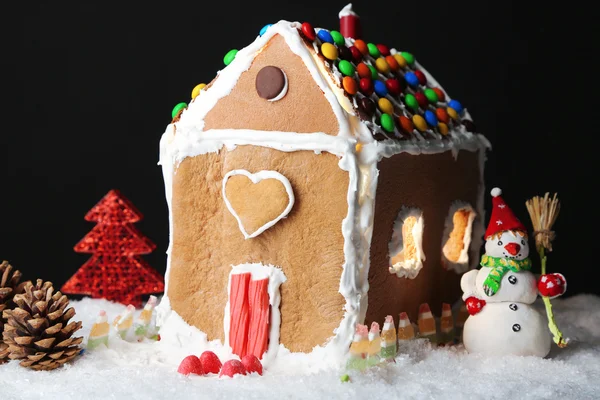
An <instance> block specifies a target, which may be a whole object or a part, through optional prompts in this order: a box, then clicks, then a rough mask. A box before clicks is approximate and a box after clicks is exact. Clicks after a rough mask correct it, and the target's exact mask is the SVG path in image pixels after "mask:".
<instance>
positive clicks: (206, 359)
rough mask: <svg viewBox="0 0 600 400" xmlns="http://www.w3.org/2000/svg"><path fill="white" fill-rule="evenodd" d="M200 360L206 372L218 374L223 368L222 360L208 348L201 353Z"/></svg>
mask: <svg viewBox="0 0 600 400" xmlns="http://www.w3.org/2000/svg"><path fill="white" fill-rule="evenodd" d="M200 361H201V362H202V367H203V368H204V372H206V373H207V374H218V373H219V371H220V370H221V366H222V364H221V360H219V357H217V355H216V354H215V353H213V352H212V351H209V350H207V351H205V352H204V353H202V354H200Z"/></svg>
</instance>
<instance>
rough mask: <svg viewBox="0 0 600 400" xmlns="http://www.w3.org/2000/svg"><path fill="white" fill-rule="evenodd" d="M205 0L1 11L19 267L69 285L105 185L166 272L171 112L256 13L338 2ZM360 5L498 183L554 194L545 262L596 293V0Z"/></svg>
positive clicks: (303, 14) (318, 10) (296, 14)
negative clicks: (591, 3)
mask: <svg viewBox="0 0 600 400" xmlns="http://www.w3.org/2000/svg"><path fill="white" fill-rule="evenodd" d="M203 3H205V2H202V1H193V2H191V1H182V0H180V1H176V2H165V1H156V2H143V3H142V2H140V3H138V4H136V3H135V2H121V3H120V4H119V5H115V4H111V3H109V2H101V1H95V2H66V1H65V2H63V1H60V2H47V1H43V2H36V1H30V2H26V3H20V4H19V8H20V10H18V11H14V10H13V11H11V12H10V13H8V12H6V13H4V15H3V17H4V18H3V19H4V20H5V22H6V23H7V24H10V25H5V26H11V27H14V28H13V29H11V30H10V32H9V33H7V34H6V35H3V48H4V50H3V54H2V61H1V62H2V67H3V68H2V71H4V72H2V75H3V79H2V80H3V93H1V96H2V110H3V112H2V117H3V118H2V124H3V126H4V128H3V129H2V128H0V129H2V130H1V131H0V149H1V150H2V153H1V156H0V165H1V173H0V177H1V180H2V181H1V182H2V186H1V188H2V189H1V190H2V192H1V195H0V221H1V222H0V258H1V259H7V260H9V261H11V262H12V263H13V265H15V266H16V267H18V268H20V269H21V270H22V271H23V272H24V274H25V276H26V277H27V278H29V279H34V278H38V277H39V278H44V279H47V280H52V281H53V282H54V283H55V284H56V285H62V283H64V282H65V281H66V279H68V278H69V277H70V276H71V275H72V274H73V273H74V272H75V271H76V270H77V269H78V268H79V267H80V266H81V265H82V264H83V263H84V262H85V261H86V260H87V259H88V257H89V255H88V254H79V253H75V252H74V251H73V246H74V245H75V243H77V242H78V241H79V239H81V238H82V237H83V236H84V235H85V234H86V233H87V232H88V231H89V230H91V229H92V227H93V224H92V223H89V222H86V221H84V219H83V217H84V215H85V214H86V212H87V211H88V210H89V209H90V208H91V207H92V206H93V205H94V204H96V202H97V201H98V200H100V198H102V196H103V195H104V194H105V193H106V192H108V191H109V190H110V189H113V188H115V189H119V190H121V192H122V193H123V194H124V195H125V196H126V197H128V198H129V199H130V200H131V201H132V202H133V203H134V204H135V205H136V206H137V208H138V209H139V210H140V211H141V212H142V213H143V214H144V216H145V218H144V220H143V221H141V222H139V223H138V224H137V227H138V228H139V229H140V230H141V232H142V233H144V234H145V235H147V236H148V237H149V238H150V239H151V240H152V241H154V242H155V243H156V244H157V248H156V250H155V251H154V252H153V253H152V254H150V255H147V256H144V258H145V259H146V260H147V261H148V262H149V263H150V264H151V265H152V266H154V267H155V268H156V269H157V270H159V271H160V272H162V273H164V270H165V261H166V255H165V252H166V249H167V244H168V235H169V233H168V214H167V206H166V201H165V195H164V187H163V179H162V175H161V170H160V167H159V166H158V165H157V162H158V145H159V139H160V136H161V134H162V133H163V132H164V129H165V127H166V125H167V124H168V123H169V122H170V119H171V109H172V107H173V106H174V105H175V104H177V103H178V102H180V101H185V102H187V101H189V99H190V93H191V90H192V88H193V87H194V86H195V85H196V84H198V83H201V82H204V83H208V82H209V81H210V80H211V79H212V78H213V77H214V76H215V74H216V72H217V71H218V70H219V69H222V68H223V67H224V66H223V63H222V59H223V56H224V54H225V53H226V52H227V51H228V50H230V49H232V48H238V49H239V48H242V47H244V46H246V45H247V44H249V43H250V42H252V41H253V40H254V38H255V37H256V36H257V34H258V32H259V30H260V28H261V27H262V26H263V25H265V24H267V23H273V22H276V21H278V20H280V19H286V20H292V21H300V22H303V21H308V22H311V23H312V24H313V26H316V27H324V28H328V29H338V27H339V21H338V12H339V10H340V9H341V8H342V7H343V6H344V5H345V4H346V3H345V2H343V1H332V2H318V1H304V2H295V3H290V2H287V3H286V2H283V1H262V2H243V3H240V4H236V3H235V2H230V1H221V2H214V3H212V4H210V5H207V4H203ZM353 4H354V8H355V10H356V11H357V13H358V14H359V15H360V16H361V20H362V26H363V32H364V37H365V39H366V40H367V41H371V42H374V43H384V44H388V45H389V46H390V47H396V48H398V49H399V50H407V51H410V52H412V53H413V54H415V56H416V57H417V59H418V60H419V61H420V63H421V64H422V65H423V66H424V67H425V68H427V69H428V70H429V72H430V73H431V74H432V75H433V76H434V77H435V78H436V80H438V81H439V82H440V83H441V84H442V85H443V86H444V88H445V89H446V90H447V91H448V92H449V93H450V95H451V96H452V97H454V98H457V99H459V100H460V101H461V102H462V103H463V105H465V106H466V107H467V108H468V109H469V111H470V113H471V115H472V116H473V118H474V120H475V123H476V125H477V127H478V130H479V131H480V132H482V133H484V134H485V135H486V136H487V137H488V139H489V140H490V142H491V143H492V146H493V148H492V151H491V152H490V153H489V154H488V162H487V164H486V171H485V176H486V182H487V188H486V191H487V192H488V193H489V189H491V188H492V187H493V186H500V187H501V188H502V189H503V191H504V196H503V197H504V199H505V200H506V201H507V202H508V204H509V206H510V207H511V208H512V209H513V210H514V212H515V213H516V214H517V216H518V217H519V218H520V219H521V220H522V221H523V222H524V223H526V225H527V226H530V224H529V217H528V214H527V211H526V208H525V204H524V203H525V200H526V199H528V198H530V197H532V196H534V195H543V194H544V193H545V192H546V191H549V192H552V193H553V192H558V194H559V199H560V200H561V204H562V210H561V213H560V216H559V218H558V222H557V223H556V225H555V230H556V232H557V235H558V237H557V239H556V241H555V242H554V247H555V250H554V252H553V253H551V254H550V257H549V264H548V269H549V271H562V272H563V273H564V274H565V275H566V276H567V279H568V282H569V290H568V294H570V295H573V294H577V293H596V294H600V288H599V287H598V285H597V284H596V281H595V280H594V279H591V278H590V276H591V274H592V273H594V272H593V271H594V270H595V269H597V268H598V265H597V263H596V261H595V258H596V257H595V252H596V250H597V249H598V245H597V244H596V240H597V239H596V237H595V236H596V231H597V227H596V224H597V207H599V204H598V202H597V201H596V199H597V197H596V196H595V195H594V194H593V190H594V186H595V185H596V182H597V178H596V173H597V162H596V159H597V158H598V155H597V150H596V143H597V142H598V139H597V136H598V135H599V134H600V132H598V131H599V129H598V128H599V126H600V124H599V123H598V121H597V117H598V115H597V114H598V113H597V112H595V111H594V107H595V106H594V102H597V100H594V99H595V98H596V97H597V95H598V90H597V83H596V80H595V73H596V66H595V65H593V64H592V63H593V62H595V61H594V59H595V56H594V53H595V52H596V48H595V43H594V39H593V38H594V32H593V31H597V29H596V28H595V25H592V24H588V23H585V22H583V16H584V15H585V14H587V13H590V12H591V11H587V9H586V6H585V5H584V4H578V3H577V2H569V3H568V4H566V3H563V4H561V5H560V6H556V7H555V6H552V5H549V4H548V3H539V4H537V3H535V2H525V1H521V2H485V1H480V2H474V3H473V4H470V3H463V2H456V1H454V2H453V1H446V2H431V1H428V2H414V1H413V2H379V3H376V2H373V1H355V2H354V3H353ZM5 11H6V10H5ZM19 22H21V24H20V26H19ZM596 42H597V40H596ZM596 65H597V64H596ZM587 106H590V107H589V110H586V109H585V108H586V107H587ZM231 112H232V113H235V112H236V110H231ZM489 205H490V196H489V194H487V193H486V208H487V209H488V210H489ZM488 217H489V212H488V213H487V215H486V223H487V218H488ZM532 257H533V259H534V261H535V264H536V269H537V268H539V267H538V260H537V257H536V255H535V254H532Z"/></svg>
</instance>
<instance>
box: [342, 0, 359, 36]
mask: <svg viewBox="0 0 600 400" xmlns="http://www.w3.org/2000/svg"><path fill="white" fill-rule="evenodd" d="M339 17H340V33H341V34H342V36H343V37H347V38H352V39H360V37H361V35H362V32H361V29H360V19H359V18H358V15H356V13H355V12H354V11H353V10H352V3H349V4H348V5H347V6H346V7H344V8H342V11H340V14H339Z"/></svg>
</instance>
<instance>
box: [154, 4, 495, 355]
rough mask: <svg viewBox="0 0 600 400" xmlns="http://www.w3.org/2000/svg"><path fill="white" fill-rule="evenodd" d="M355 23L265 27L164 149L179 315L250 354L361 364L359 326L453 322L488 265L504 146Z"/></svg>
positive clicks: (172, 290) (407, 60) (184, 110)
mask: <svg viewBox="0 0 600 400" xmlns="http://www.w3.org/2000/svg"><path fill="white" fill-rule="evenodd" d="M340 18H341V24H342V26H341V29H340V31H339V32H338V31H334V30H331V31H329V30H325V29H314V28H313V27H312V26H311V25H310V24H308V23H302V24H301V23H297V22H288V21H279V22H278V23H276V24H272V25H267V26H265V27H264V28H263V29H262V30H261V31H260V34H259V35H258V36H257V37H256V40H254V42H252V43H251V44H250V45H248V46H247V47H245V48H243V49H241V50H239V51H237V50H232V51H230V52H228V53H227V55H226V56H225V59H224V63H225V65H226V66H225V67H224V68H223V69H222V70H221V71H219V72H218V74H217V76H216V78H215V79H214V80H212V82H210V83H209V84H208V85H199V86H197V87H196V88H195V89H194V91H193V93H192V100H191V101H190V102H189V104H187V103H183V104H180V105H178V106H177V107H176V108H175V109H174V112H173V121H172V123H171V124H169V125H168V126H167V128H166V131H165V133H164V135H163V136H162V139H161V143H160V153H161V154H160V165H161V166H162V169H163V173H164V181H165V188H166V197H167V201H168V205H169V210H170V229H171V235H170V246H169V251H168V268H167V272H166V294H165V298H164V299H163V301H162V303H161V307H162V311H161V315H163V316H164V315H171V314H173V313H174V314H176V315H178V316H179V317H181V319H182V320H183V321H184V322H185V323H186V324H188V325H190V326H192V327H195V328H197V329H198V330H200V331H202V332H204V333H205V334H206V336H207V338H208V339H209V340H215V339H218V340H220V341H222V343H224V344H225V345H227V346H230V347H231V349H232V351H233V353H235V354H238V355H240V356H241V355H243V354H246V353H254V354H256V355H257V356H258V357H263V356H264V355H265V354H266V355H274V354H275V353H276V352H277V350H278V348H280V345H283V346H284V347H285V348H287V349H289V350H290V351H292V352H311V351H313V350H314V349H315V348H323V349H325V350H324V351H326V352H328V354H332V355H334V354H335V355H336V356H343V355H345V354H346V353H347V351H348V347H349V345H350V343H351V341H352V337H353V333H354V329H355V326H356V324H357V323H370V322H371V321H378V322H380V323H382V322H383V320H384V319H385V317H386V316H387V315H392V316H394V318H397V316H398V314H399V313H400V312H402V311H408V312H409V315H411V318H415V317H416V313H417V310H418V306H419V304H420V303H423V302H429V303H430V304H431V305H432V308H433V310H434V312H437V311H439V310H436V306H438V307H439V306H441V303H442V302H453V301H455V300H457V299H459V298H460V285H459V281H460V274H461V273H462V272H464V271H466V270H468V269H470V268H473V267H475V266H476V265H477V261H478V255H479V250H480V247H481V244H482V233H483V228H482V227H483V223H482V220H483V193H484V182H483V167H484V161H485V152H486V149H488V148H489V143H488V141H487V140H486V139H485V137H484V136H482V135H481V134H478V133H476V131H475V125H474V124H473V122H472V119H471V118H470V116H469V113H468V112H467V110H466V109H464V107H463V106H462V105H461V104H460V103H459V102H458V101H457V100H455V99H452V98H451V97H450V96H449V95H448V93H446V92H445V91H444V89H443V88H442V87H441V86H440V85H439V84H438V83H437V82H436V81H435V80H434V79H433V78H432V76H431V75H429V73H428V72H427V71H426V70H425V69H424V68H423V67H422V66H421V65H420V64H419V62H418V61H417V60H415V57H414V56H413V55H412V54H410V53H408V52H404V51H399V50H396V49H394V48H389V47H387V46H385V45H382V44H373V43H368V42H366V41H364V40H362V39H361V37H360V33H359V30H358V27H359V26H358V25H357V19H358V17H357V16H356V14H354V13H353V12H352V10H351V7H350V5H349V6H348V7H346V8H345V9H344V10H342V12H341V13H340ZM165 319H166V317H164V318H163V320H165Z"/></svg>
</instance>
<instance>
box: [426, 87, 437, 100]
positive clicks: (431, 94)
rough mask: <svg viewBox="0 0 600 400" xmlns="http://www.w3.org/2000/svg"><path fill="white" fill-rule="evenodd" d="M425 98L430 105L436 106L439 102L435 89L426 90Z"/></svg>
mask: <svg viewBox="0 0 600 400" xmlns="http://www.w3.org/2000/svg"><path fill="white" fill-rule="evenodd" d="M425 97H427V100H429V102H430V103H433V104H435V103H437V102H438V95H437V93H436V92H435V90H433V89H425Z"/></svg>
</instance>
